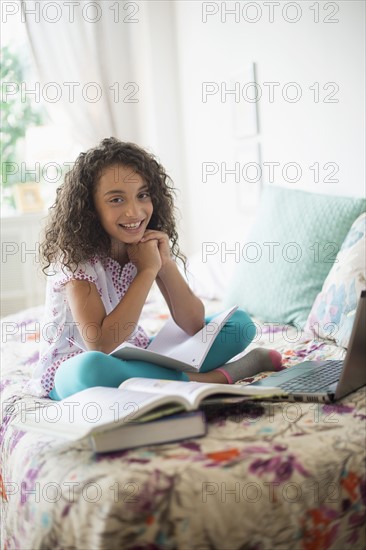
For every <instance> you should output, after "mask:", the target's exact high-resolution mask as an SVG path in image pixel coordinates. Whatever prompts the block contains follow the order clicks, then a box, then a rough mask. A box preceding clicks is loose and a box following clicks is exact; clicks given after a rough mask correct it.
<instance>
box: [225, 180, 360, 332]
mask: <svg viewBox="0 0 366 550" xmlns="http://www.w3.org/2000/svg"><path fill="white" fill-rule="evenodd" d="M365 210H366V199H363V198H351V197H339V196H328V195H321V194H317V193H310V192H306V191H299V190H291V189H288V188H284V187H272V186H266V187H264V189H263V192H262V197H261V202H260V205H259V209H258V213H257V216H256V219H255V221H254V224H253V227H252V229H251V231H250V233H249V235H248V238H247V241H246V242H245V243H242V247H241V259H240V263H239V265H238V267H237V269H236V270H235V274H234V277H233V279H232V281H231V284H230V285H229V288H228V291H227V293H226V296H225V299H224V302H225V305H226V306H230V305H233V304H238V305H239V307H241V308H243V309H244V310H245V311H247V313H249V314H250V315H253V316H254V317H257V318H258V319H260V320H262V321H268V322H279V323H284V324H293V325H296V326H299V327H300V328H303V327H304V325H305V323H306V320H307V318H308V316H309V313H310V310H311V308H312V305H313V303H314V300H315V297H316V295H317V294H318V293H319V292H320V290H321V288H322V285H323V283H324V280H325V278H326V276H327V275H328V273H329V271H330V269H331V267H332V265H333V263H334V261H335V259H336V255H337V253H338V251H339V249H340V247H341V245H342V243H343V241H344V239H345V237H346V235H347V233H348V231H349V229H350V227H351V225H352V223H353V222H354V220H355V219H356V218H357V217H358V216H359V215H360V214H361V213H362V212H364V211H365Z"/></svg>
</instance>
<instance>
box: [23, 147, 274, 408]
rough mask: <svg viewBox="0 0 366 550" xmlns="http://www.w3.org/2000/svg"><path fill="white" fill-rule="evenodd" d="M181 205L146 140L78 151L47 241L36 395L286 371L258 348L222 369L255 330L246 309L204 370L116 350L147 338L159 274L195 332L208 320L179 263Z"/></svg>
mask: <svg viewBox="0 0 366 550" xmlns="http://www.w3.org/2000/svg"><path fill="white" fill-rule="evenodd" d="M173 211H174V205H173V194H172V187H171V186H170V180H169V178H168V176H167V174H166V173H165V171H164V168H163V167H162V166H161V165H160V164H159V163H158V162H157V161H156V159H155V158H154V157H153V156H152V155H150V154H148V153H147V152H146V151H144V150H142V149H141V148H139V147H138V146H136V145H134V144H131V143H123V142H121V141H119V140H117V139H115V138H109V139H104V140H103V141H102V142H101V143H100V145H99V146H97V147H95V148H93V149H91V150H89V151H87V152H86V153H81V154H80V155H79V157H78V158H77V160H76V162H75V165H74V167H73V168H72V170H71V171H70V172H69V173H68V174H66V177H65V182H64V184H63V185H62V186H61V187H60V188H59V189H58V190H57V197H56V202H55V204H54V206H53V207H52V208H51V211H50V216H49V220H48V224H47V226H46V231H45V238H44V241H43V243H42V244H41V257H42V259H43V261H44V270H45V271H47V275H48V276H49V277H48V283H47V295H46V307H45V323H44V325H43V327H42V344H41V353H40V360H39V363H38V365H37V367H36V369H35V372H34V376H33V382H32V383H31V388H32V391H33V392H34V393H36V394H37V395H43V396H47V395H48V396H49V397H50V398H51V399H55V400H59V399H63V398H66V397H69V396H70V395H72V394H73V393H75V392H77V391H80V390H82V389H84V388H87V387H91V386H111V387H118V386H119V385H120V384H121V383H122V382H123V381H124V380H125V379H127V378H130V377H132V376H139V377H149V378H163V379H169V380H182V381H187V380H197V381H202V382H218V383H233V382H235V381H237V380H239V379H241V378H243V377H244V376H250V375H251V374H253V372H258V371H259V370H266V369H267V370H274V369H275V368H280V366H281V356H280V354H278V353H277V352H275V351H267V350H259V349H258V350H254V351H252V352H251V353H249V354H247V355H246V356H245V357H243V358H241V359H240V360H238V361H235V362H232V363H230V364H229V365H225V366H224V367H223V365H224V364H225V363H226V362H227V361H228V360H229V359H230V358H232V357H233V356H235V355H237V354H238V353H240V352H241V351H242V350H243V349H244V348H245V347H246V346H247V345H248V344H249V343H250V342H251V340H252V339H253V338H254V335H255V327H254V324H253V323H252V321H251V319H250V318H249V317H248V315H247V314H246V313H245V312H244V311H240V310H238V311H236V313H235V314H234V315H233V316H232V317H231V319H230V321H229V322H228V323H226V325H225V326H224V327H223V328H222V329H221V332H220V334H219V335H218V337H217V338H216V340H215V342H214V344H213V346H212V348H211V349H210V351H209V353H208V355H207V358H206V360H205V362H204V364H203V366H202V368H201V371H200V372H199V373H197V374H190V373H189V374H186V373H183V372H178V371H175V370H170V369H167V368H164V367H160V366H158V365H155V364H151V363H147V362H143V361H122V360H120V359H117V358H115V357H112V356H109V355H108V353H109V352H111V351H112V350H113V349H114V348H115V347H117V345H119V344H121V343H122V342H124V341H126V340H128V341H129V342H132V343H133V344H135V345H137V346H141V347H147V345H148V344H149V338H148V336H147V335H146V333H145V332H144V330H143V329H142V327H140V326H139V325H138V320H139V317H140V314H141V310H142V308H143V305H144V303H145V300H146V298H147V296H148V293H149V291H150V289H151V286H152V284H153V283H154V281H156V283H157V285H158V287H159V289H160V291H161V293H162V295H163V297H164V299H165V300H166V303H167V305H168V307H169V310H170V313H171V315H172V317H173V319H174V321H175V322H176V323H177V325H179V326H180V327H181V328H182V329H183V330H184V331H186V332H187V333H188V334H190V335H193V334H195V333H196V332H198V331H199V330H200V329H201V328H202V327H203V326H204V324H205V323H207V322H208V321H209V318H206V319H205V316H204V306H203V304H202V302H201V300H200V299H199V298H198V297H197V296H195V295H194V294H193V292H192V291H191V290H190V288H189V286H188V285H187V283H186V282H185V280H184V278H183V277H182V275H181V273H180V271H179V270H178V267H177V264H176V260H177V259H181V260H182V261H183V263H184V267H185V257H184V255H183V254H182V253H181V252H180V250H179V246H178V237H177V231H176V225H175V219H174V213H173ZM49 268H51V269H49ZM75 343H78V344H79V345H81V346H82V347H84V348H85V347H86V348H87V350H88V351H87V352H82V351H81V350H80V348H79V347H77V345H76V344H75Z"/></svg>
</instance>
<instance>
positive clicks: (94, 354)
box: [70, 351, 106, 387]
mask: <svg viewBox="0 0 366 550" xmlns="http://www.w3.org/2000/svg"><path fill="white" fill-rule="evenodd" d="M105 357H106V356H105V354H104V353H102V352H101V351H87V352H85V353H81V354H80V355H77V356H76V357H75V358H73V359H75V362H74V365H72V369H73V376H74V377H75V378H76V379H77V380H78V382H80V383H82V385H85V386H86V387H91V386H97V385H99V380H100V378H101V369H102V364H103V362H105ZM70 367H71V365H70ZM75 378H74V379H75Z"/></svg>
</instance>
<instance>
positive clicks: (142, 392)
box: [13, 378, 284, 450]
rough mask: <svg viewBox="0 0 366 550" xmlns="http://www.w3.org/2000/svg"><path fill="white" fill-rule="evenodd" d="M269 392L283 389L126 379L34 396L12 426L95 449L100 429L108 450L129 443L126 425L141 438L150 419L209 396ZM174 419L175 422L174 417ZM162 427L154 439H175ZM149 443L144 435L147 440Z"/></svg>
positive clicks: (241, 397) (187, 409) (245, 397)
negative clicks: (62, 395) (57, 396)
mask: <svg viewBox="0 0 366 550" xmlns="http://www.w3.org/2000/svg"><path fill="white" fill-rule="evenodd" d="M274 395H277V396H280V395H284V392H283V391H282V390H280V389H278V388H276V389H274V388H269V387H267V388H254V387H251V386H244V385H243V386H241V385H235V384H234V385H231V384H206V383H202V382H176V381H171V380H157V379H151V378H130V379H128V380H126V381H125V382H123V383H122V384H121V385H120V386H119V388H107V387H102V386H97V387H94V388H88V389H85V390H82V391H80V392H78V393H75V394H74V395H72V396H70V397H68V398H66V399H63V400H61V401H49V400H45V399H44V400H41V401H36V406H34V403H32V407H31V408H28V409H27V407H23V408H22V410H21V413H19V414H18V416H17V418H16V419H15V421H14V423H13V425H15V426H16V427H17V428H18V429H22V430H32V431H38V432H41V433H45V434H52V435H53V436H59V437H61V438H64V439H68V440H74V441H75V440H78V439H83V438H89V440H90V441H91V442H92V447H93V448H94V449H97V450H106V449H105V448H104V449H103V448H101V446H99V448H98V438H99V440H101V441H102V440H103V437H104V436H105V434H110V436H111V437H110V438H109V442H110V443H109V448H108V450H112V449H110V446H111V442H112V443H113V450H114V449H121V448H127V447H129V446H134V443H132V444H131V443H130V440H126V437H127V434H128V432H129V433H130V435H129V436H130V437H131V434H133V430H132V426H134V427H135V428H136V430H139V431H140V432H143V431H145V440H146V434H148V433H149V430H150V427H151V426H150V423H151V422H152V421H156V420H157V419H164V418H165V419H166V420H169V418H170V419H171V418H172V416H169V415H172V414H176V413H178V412H180V411H183V412H184V414H185V413H186V412H190V411H197V409H198V408H199V407H200V406H201V405H203V404H204V403H206V402H212V398H213V399H215V400H221V399H222V400H224V401H225V399H227V397H228V396H236V397H237V398H239V400H243V401H245V400H251V399H258V398H259V399H264V398H267V397H273V396H274ZM210 400H211V401H210ZM190 417H191V418H193V417H194V415H193V416H192V415H191V416H189V415H186V418H187V419H188V418H190ZM177 418H179V414H178V415H177ZM195 422H196V424H195V428H194V429H195V430H196V431H197V430H198V432H199V433H198V434H197V433H196V435H202V434H203V433H204V430H203V428H202V421H201V424H199V423H198V424H197V420H196V421H195ZM175 424H176V426H177V425H178V424H177V422H176V423H175ZM181 425H182V426H183V425H184V420H181ZM141 426H142V427H141ZM165 426H166V424H165V425H164V423H162V424H161V430H163V431H164V430H165V433H164V437H162V433H160V439H159V437H158V441H159V442H161V440H162V439H163V440H164V441H169V440H177V439H179V433H178V431H177V428H176V427H175V428H174V427H173V428H172V431H171V433H166V427H165ZM172 426H174V422H173V423H172ZM191 428H192V426H191ZM157 436H159V433H157ZM132 437H133V436H132ZM185 437H187V436H185ZM191 437H192V435H191ZM152 442H153V441H151V440H149V443H152ZM141 444H143V443H141ZM102 447H103V446H102Z"/></svg>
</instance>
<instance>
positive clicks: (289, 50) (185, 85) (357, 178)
mask: <svg viewBox="0 0 366 550" xmlns="http://www.w3.org/2000/svg"><path fill="white" fill-rule="evenodd" d="M161 4H164V3H161ZM249 4H252V6H251V7H250V6H248V5H249ZM266 4H269V3H268V2H258V1H257V2H251V3H248V2H240V3H239V2H226V3H222V2H208V3H205V2H189V1H180V2H174V7H175V25H176V32H177V48H178V61H177V64H178V69H179V81H180V85H181V89H180V94H181V98H182V105H181V108H182V119H183V124H184V147H185V152H186V158H185V161H186V173H187V180H186V183H185V189H184V190H185V192H186V193H187V196H188V199H187V200H189V208H185V210H184V225H185V226H188V227H189V228H190V233H189V243H188V247H189V250H188V251H189V252H190V253H192V252H198V251H199V250H201V247H202V242H205V241H217V242H222V241H226V242H227V243H228V244H229V243H230V242H235V240H238V239H239V238H240V237H241V236H242V235H243V232H244V230H245V225H246V224H245V218H246V216H247V215H248V212H246V211H245V210H246V209H245V208H243V206H244V205H245V201H246V199H245V197H246V193H247V191H250V189H251V190H252V191H253V187H255V186H257V187H258V186H259V184H250V183H249V182H248V181H245V179H244V178H243V177H242V176H241V179H240V182H239V183H235V181H234V178H235V177H234V175H231V176H230V175H227V181H226V183H223V182H222V181H221V180H222V177H220V176H222V172H221V170H219V172H218V174H216V175H215V176H208V177H207V181H206V183H204V182H203V178H202V164H203V163H205V162H216V163H218V165H219V164H220V163H221V162H227V163H228V164H227V166H228V168H233V167H234V161H235V160H236V161H240V162H241V166H242V165H243V164H245V162H247V161H245V160H244V159H246V158H249V160H253V159H252V158H250V154H249V157H246V156H245V155H246V153H245V148H246V146H247V144H248V143H252V142H256V141H258V142H259V143H260V147H261V157H262V162H269V161H270V162H278V163H280V166H279V167H278V168H275V180H274V184H276V185H282V184H283V185H285V186H287V187H296V188H298V189H303V190H310V191H316V192H319V193H325V194H338V195H356V196H362V195H365V183H364V181H365V174H364V147H365V142H364V130H365V118H364V115H365V112H364V93H365V70H364V67H365V55H364V38H365V36H364V35H365V32H364V31H365V25H364V9H365V8H364V3H363V2H359V1H340V2H339V1H338V2H328V3H327V2H315V3H314V2H307V1H298V2H278V3H275V4H279V5H276V6H274V8H275V11H274V16H273V22H270V20H269V18H270V12H269V7H268V5H267V6H266ZM236 5H237V8H239V13H237V14H236V15H235V14H232V15H229V14H228V13H227V14H226V21H225V9H226V10H229V9H235V7H236ZM245 5H247V7H246V8H245ZM286 6H287V7H286ZM311 6H313V9H311ZM314 6H315V7H318V8H319V22H318V23H316V22H314V19H315V17H316V14H315V12H314ZM243 8H244V12H243ZM245 9H247V11H245ZM283 9H284V10H285V11H284V12H283V11H282V10H283ZM286 10H287V11H286ZM208 11H212V12H214V11H217V13H215V14H213V15H207V16H206V18H204V14H205V13H207V12H208ZM336 12H337V13H336ZM283 13H284V16H283V15H282V14H283ZM243 14H244V15H243ZM260 14H261V16H260ZM259 16H260V18H259V20H258V21H257V22H255V23H254V22H253V23H250V22H248V21H246V20H245V19H244V17H246V18H247V19H250V20H254V19H255V18H256V17H259ZM236 17H237V18H239V22H236V21H235V18H236ZM296 17H298V18H299V20H298V21H297V22H294V23H290V22H288V21H286V19H285V18H287V19H291V20H293V19H295V18H296ZM327 17H328V19H333V20H334V19H338V22H335V23H331V22H329V23H326V22H324V19H325V18H327ZM204 19H206V22H204ZM249 62H255V64H256V69H257V77H256V81H257V82H258V84H259V85H260V86H261V90H262V92H263V95H262V98H261V99H260V100H259V101H258V102H257V106H258V111H259V127H260V132H259V135H258V136H257V138H256V139H253V138H246V139H237V138H236V137H235V135H234V132H233V113H234V104H235V101H234V96H233V95H226V97H225V96H224V97H223V98H220V94H219V93H217V94H215V95H212V96H207V101H206V102H204V101H203V99H202V87H203V83H204V82H214V83H217V84H218V86H219V88H220V86H221V87H223V89H225V85H226V87H227V88H230V80H231V79H232V77H233V76H234V80H236V81H240V76H239V78H238V77H237V76H235V75H237V74H238V73H240V71H241V70H242V69H243V68H244V67H245V66H246V64H247V63H249ZM264 82H278V83H279V86H277V87H276V88H275V95H274V101H273V102H270V101H269V92H268V86H267V87H266V86H264V85H263V83H264ZM290 82H295V83H296V85H297V90H301V93H302V96H301V99H300V100H299V101H297V102H289V101H285V100H284V99H283V96H282V91H284V90H285V86H286V84H288V83H290ZM314 83H319V101H318V102H316V101H315V95H314V94H315V92H314V90H312V89H310V86H313V85H314ZM328 83H334V84H328ZM240 84H241V90H242V85H243V84H244V82H243V81H241V83H240ZM325 86H328V87H327V88H326V89H324V87H325ZM252 91H253V90H252ZM333 91H334V92H335V93H334V94H333V95H332V96H329V94H330V93H331V92H333ZM294 92H295V88H294V87H292V88H288V93H289V95H290V98H292V97H294V95H293V94H294ZM248 93H249V90H248ZM327 96H328V101H329V99H333V100H338V102H336V103H330V102H325V101H324V100H326V98H327ZM240 102H241V103H243V102H244V99H243V97H242V96H241V98H240ZM246 103H247V104H248V102H246ZM243 107H245V105H243ZM239 108H240V107H239ZM293 162H294V163H297V164H298V165H299V167H300V169H301V173H302V175H301V178H300V180H299V181H298V182H297V183H291V182H289V181H286V180H288V179H290V178H296V172H295V170H294V169H289V172H287V173H286V166H287V165H288V163H293ZM314 163H319V170H320V171H319V182H318V183H317V182H316V181H315V180H316V178H315V173H314V169H313V170H311V169H310V166H314ZM326 163H334V164H332V165H328V166H327V167H326V168H325V169H324V165H325V164H326ZM333 167H334V168H336V169H337V170H338V171H337V173H335V174H333V177H332V179H338V180H339V182H328V181H327V178H326V177H327V176H328V177H329V176H332V171H333ZM337 167H338V168H337ZM262 168H263V167H262ZM283 169H284V170H285V172H284V176H283V174H282V170H283ZM299 173H300V172H298V174H299ZM262 176H263V177H262V181H263V183H266V184H268V183H270V181H269V168H264V169H263V172H262ZM253 177H254V175H251V176H249V178H253ZM251 196H252V195H251Z"/></svg>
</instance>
